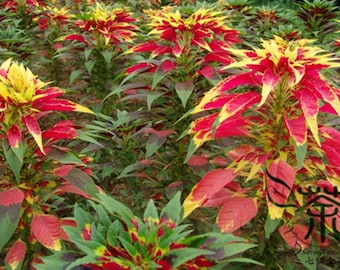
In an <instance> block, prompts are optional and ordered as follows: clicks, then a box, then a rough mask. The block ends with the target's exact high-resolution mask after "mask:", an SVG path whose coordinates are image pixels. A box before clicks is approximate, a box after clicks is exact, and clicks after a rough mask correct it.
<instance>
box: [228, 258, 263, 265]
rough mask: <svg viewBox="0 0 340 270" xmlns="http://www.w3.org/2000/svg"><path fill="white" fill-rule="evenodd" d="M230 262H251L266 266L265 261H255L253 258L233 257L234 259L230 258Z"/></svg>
mask: <svg viewBox="0 0 340 270" xmlns="http://www.w3.org/2000/svg"><path fill="white" fill-rule="evenodd" d="M228 262H239V263H243V264H245V263H251V264H256V265H260V266H264V264H263V263H260V262H258V261H255V260H253V259H249V258H232V259H228Z"/></svg>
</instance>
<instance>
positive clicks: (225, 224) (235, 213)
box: [217, 197, 258, 233]
mask: <svg viewBox="0 0 340 270" xmlns="http://www.w3.org/2000/svg"><path fill="white" fill-rule="evenodd" d="M257 211H258V208H257V204H256V200H255V199H254V198H242V197H234V198H230V199H229V200H227V201H225V202H224V204H223V205H222V208H221V210H220V212H219V213H218V216H217V224H218V226H219V227H220V230H221V231H222V232H225V233H227V232H233V231H235V230H237V229H239V228H240V227H241V226H243V225H244V224H246V223H247V222H249V221H250V220H252V219H253V218H254V217H255V216H256V214H257Z"/></svg>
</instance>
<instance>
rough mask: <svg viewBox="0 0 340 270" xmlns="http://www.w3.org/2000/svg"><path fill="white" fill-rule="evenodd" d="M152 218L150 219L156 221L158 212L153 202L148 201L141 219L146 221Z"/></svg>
mask: <svg viewBox="0 0 340 270" xmlns="http://www.w3.org/2000/svg"><path fill="white" fill-rule="evenodd" d="M150 217H151V218H152V219H158V211H157V208H156V206H155V204H154V202H153V200H150V201H149V202H148V205H147V206H146V209H145V211H144V215H143V218H144V219H147V218H150Z"/></svg>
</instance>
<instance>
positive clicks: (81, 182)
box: [55, 165, 99, 197]
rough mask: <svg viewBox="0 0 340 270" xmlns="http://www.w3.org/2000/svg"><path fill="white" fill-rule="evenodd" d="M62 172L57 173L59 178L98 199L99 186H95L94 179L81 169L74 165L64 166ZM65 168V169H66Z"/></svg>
mask: <svg viewBox="0 0 340 270" xmlns="http://www.w3.org/2000/svg"><path fill="white" fill-rule="evenodd" d="M63 166H64V167H62V168H59V169H60V170H59V171H58V170H57V172H55V174H56V175H57V176H61V177H63V178H64V179H65V180H66V181H67V182H69V183H70V184H71V185H72V186H74V187H76V188H78V189H80V190H81V191H83V192H85V193H87V194H89V195H91V196H93V197H96V196H97V194H98V193H99V192H98V189H97V186H96V185H95V184H94V182H93V180H92V178H91V177H90V176H89V175H87V174H86V173H85V172H83V171H82V170H81V169H78V168H75V167H73V166H72V165H63ZM64 168H65V169H64Z"/></svg>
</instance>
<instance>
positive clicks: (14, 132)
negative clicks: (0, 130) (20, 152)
mask: <svg viewBox="0 0 340 270" xmlns="http://www.w3.org/2000/svg"><path fill="white" fill-rule="evenodd" d="M7 138H8V142H9V145H10V146H11V147H12V148H18V147H19V144H20V142H21V140H22V133H21V130H20V128H19V127H18V126H17V125H13V126H11V127H10V129H8V131H7Z"/></svg>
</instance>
